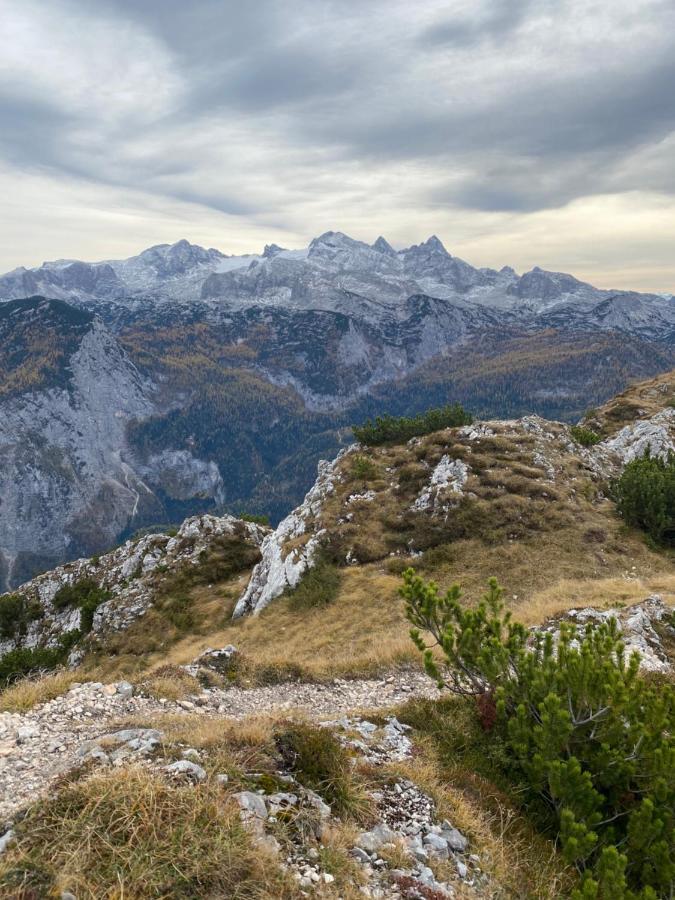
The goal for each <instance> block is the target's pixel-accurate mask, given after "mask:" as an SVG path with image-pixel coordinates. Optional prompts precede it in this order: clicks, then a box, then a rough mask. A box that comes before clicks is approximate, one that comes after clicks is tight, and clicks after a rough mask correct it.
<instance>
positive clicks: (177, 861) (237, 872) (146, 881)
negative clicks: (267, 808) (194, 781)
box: [0, 768, 299, 900]
mask: <svg viewBox="0 0 675 900" xmlns="http://www.w3.org/2000/svg"><path fill="white" fill-rule="evenodd" d="M61 891H70V892H72V893H73V894H75V896H77V897H78V900H84V898H91V900H113V898H114V900H122V898H124V900H149V898H169V897H216V896H222V897H230V898H233V900H234V898H241V900H244V898H246V900H254V898H258V900H262V898H266V900H272V898H275V900H276V898H279V900H281V898H288V900H291V898H295V897H297V896H299V894H298V891H297V888H296V887H295V886H294V885H293V883H292V881H291V879H290V878H289V877H288V876H285V875H284V874H283V873H282V872H281V870H280V869H279V867H278V864H277V862H276V860H274V859H273V858H272V857H270V856H268V855H266V854H265V852H264V850H263V849H262V848H260V847H255V846H254V845H253V843H252V841H251V838H250V837H249V835H248V834H247V833H246V831H245V830H244V828H243V826H242V825H241V823H240V820H239V815H238V810H237V808H236V805H235V804H233V803H231V802H230V801H229V799H228V796H227V794H226V793H225V792H224V791H223V790H222V789H221V788H219V786H218V785H216V784H212V783H205V784H203V785H199V786H197V787H193V786H177V785H171V784H168V783H167V782H166V781H165V780H164V779H162V778H160V777H159V776H157V775H155V774H153V773H151V772H148V771H147V770H144V769H140V768H131V769H126V770H124V771H112V772H104V773H97V774H94V775H92V776H90V777H89V778H87V779H84V780H83V781H79V782H76V783H74V784H71V785H67V786H66V787H64V788H63V789H62V790H61V791H59V792H58V793H57V794H56V795H54V796H52V797H50V798H48V799H47V800H45V801H44V802H42V803H39V804H37V805H36V806H35V807H34V808H33V809H32V810H31V811H30V812H29V813H28V815H27V817H26V818H25V819H24V820H23V821H22V822H21V823H20V824H19V825H18V826H17V842H16V844H15V845H14V846H13V847H12V848H11V849H10V850H9V851H8V852H7V853H6V854H5V856H3V859H2V863H1V864H0V897H3V898H8V900H9V898H12V900H33V898H35V900H37V898H39V897H44V898H48V897H58V896H59V894H60V892H61Z"/></svg>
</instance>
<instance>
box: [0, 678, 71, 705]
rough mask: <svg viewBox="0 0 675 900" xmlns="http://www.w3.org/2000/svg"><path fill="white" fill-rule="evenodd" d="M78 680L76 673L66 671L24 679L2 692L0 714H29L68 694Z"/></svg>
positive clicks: (0, 693) (0, 695) (0, 694)
mask: <svg viewBox="0 0 675 900" xmlns="http://www.w3.org/2000/svg"><path fill="white" fill-rule="evenodd" d="M77 680H78V678H77V674H76V673H75V672H65V671H61V672H54V673H53V674H51V675H42V676H41V677H39V678H24V679H22V680H21V681H18V682H17V683H16V684H13V685H11V687H8V688H6V689H5V690H4V691H2V692H0V712H27V711H28V710H29V709H33V708H34V707H36V706H40V705H41V704H42V703H47V702H49V700H54V699H55V698H56V697H60V696H61V695H62V694H66V693H67V692H68V691H69V690H70V686H71V684H73V683H74V682H75V681H77Z"/></svg>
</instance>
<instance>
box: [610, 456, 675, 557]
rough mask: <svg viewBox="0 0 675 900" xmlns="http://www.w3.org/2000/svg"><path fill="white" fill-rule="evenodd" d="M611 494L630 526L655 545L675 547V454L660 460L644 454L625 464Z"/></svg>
mask: <svg viewBox="0 0 675 900" xmlns="http://www.w3.org/2000/svg"><path fill="white" fill-rule="evenodd" d="M612 493H613V496H614V499H615V500H616V504H617V506H618V509H619V513H620V514H621V515H622V516H623V518H624V519H625V521H626V522H628V524H629V525H634V526H636V527H638V528H641V529H642V530H643V531H646V532H647V534H648V535H649V536H650V538H651V539H652V540H653V541H655V542H656V543H657V544H662V545H665V546H669V547H673V546H675V453H670V454H669V455H668V457H667V459H662V458H661V457H658V456H651V455H650V453H649V450H647V452H646V453H645V455H644V456H643V457H641V458H640V459H634V460H633V461H632V462H629V463H628V465H627V466H626V467H625V468H624V470H623V472H622V474H621V477H620V478H619V479H618V480H617V481H616V482H615V483H614V485H613V488H612Z"/></svg>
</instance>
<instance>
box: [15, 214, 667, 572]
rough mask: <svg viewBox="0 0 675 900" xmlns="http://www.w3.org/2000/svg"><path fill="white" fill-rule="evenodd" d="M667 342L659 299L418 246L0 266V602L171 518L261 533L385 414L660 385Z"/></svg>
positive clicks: (549, 403) (548, 412)
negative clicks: (0, 479) (255, 526)
mask: <svg viewBox="0 0 675 900" xmlns="http://www.w3.org/2000/svg"><path fill="white" fill-rule="evenodd" d="M50 298H51V299H50ZM674 329H675V304H674V303H673V300H672V298H671V299H668V298H665V297H662V296H657V295H651V294H637V293H634V292H626V291H613V290H607V289H604V288H596V287H594V286H592V285H590V284H587V283H584V282H581V281H579V280H578V279H576V278H574V277H573V276H571V275H566V274H564V273H557V272H547V271H544V270H542V269H541V268H537V267H535V268H534V269H532V270H531V271H530V272H525V273H522V274H518V273H516V272H515V271H514V270H513V269H510V268H508V267H504V268H502V269H500V270H499V271H497V270H494V269H489V268H476V267H474V266H472V265H470V264H469V263H467V262H466V261H464V260H462V259H459V258H458V257H456V256H454V255H453V254H452V253H450V252H448V251H447V250H446V248H445V247H444V246H443V244H442V243H441V242H440V241H439V240H438V238H436V237H431V238H429V239H428V240H426V241H424V242H422V243H420V244H416V245H413V246H411V247H407V248H404V249H401V250H395V249H394V248H392V247H391V246H390V245H389V244H388V242H387V241H386V240H384V239H383V238H382V239H378V240H377V241H375V242H374V243H373V244H372V245H370V244H367V243H364V242H363V241H357V240H354V239H352V238H350V237H349V236H348V235H345V234H342V233H340V232H333V231H328V232H326V233H324V234H322V235H319V236H318V237H316V238H315V239H314V240H313V241H311V242H310V244H309V246H307V247H306V248H302V249H299V250H284V249H281V248H278V247H275V246H273V245H270V246H268V247H267V248H266V250H265V251H264V252H263V253H252V254H246V255H244V256H239V257H236V256H227V255H226V254H223V253H221V252H220V251H218V250H215V249H205V248H202V247H199V246H197V245H194V244H190V243H189V242H188V241H185V240H182V241H178V242H177V243H175V244H160V245H156V246H154V247H150V248H148V249H147V250H144V251H143V252H141V253H140V254H138V255H137V256H134V257H131V258H130V259H126V260H104V261H101V262H98V263H86V262H81V261H77V260H57V261H53V262H47V263H44V264H43V265H42V266H40V267H38V268H36V269H30V270H27V269H18V270H15V271H14V272H11V273H8V274H6V275H4V276H0V333H1V335H2V341H3V348H4V351H5V352H4V354H3V358H2V361H1V362H0V418H2V420H3V421H4V422H6V423H7V424H6V427H5V433H3V434H2V435H0V454H2V457H3V459H7V461H8V462H7V467H6V470H7V471H8V472H9V477H8V481H7V484H6V486H5V490H6V492H8V495H9V501H8V502H6V503H4V504H3V505H2V506H0V588H9V587H16V586H17V585H18V584H20V583H21V582H22V581H25V580H26V579H28V578H30V577H31V576H32V575H34V574H36V573H37V572H39V571H44V570H45V569H47V568H49V567H52V566H54V565H58V564H60V563H62V562H66V561H68V560H72V559H75V558H77V557H78V556H81V555H86V554H91V553H101V552H105V550H107V549H108V548H109V547H110V546H112V545H114V544H115V543H118V542H119V541H122V540H124V539H126V538H127V537H129V536H130V535H132V534H134V533H136V532H137V531H138V530H140V529H142V528H144V527H147V526H148V525H159V524H164V525H166V524H167V523H168V524H171V525H177V524H179V523H180V522H181V521H182V520H183V519H184V518H185V517H186V516H191V515H198V514H202V513H212V514H213V513H218V512H223V511H226V512H228V513H230V514H234V515H237V514H239V513H240V512H242V511H246V512H248V513H254V514H262V515H267V516H268V517H269V518H270V519H271V520H272V521H273V522H274V523H277V522H278V521H280V520H281V519H282V518H283V517H284V516H285V515H287V514H288V512H289V511H290V510H291V509H292V508H293V507H294V506H296V505H297V504H298V503H299V502H300V501H301V500H302V497H303V496H304V494H305V492H306V491H307V489H308V488H309V487H310V485H311V483H312V480H313V478H314V473H315V471H316V464H317V462H318V460H319V459H321V458H330V457H332V456H334V455H335V454H336V453H337V452H338V451H339V450H340V448H341V447H343V446H345V445H346V444H348V443H349V441H350V440H351V433H350V426H351V424H352V423H358V422H361V421H363V420H364V419H366V418H368V417H370V416H373V415H378V414H380V413H383V412H384V413H391V414H394V415H414V414H416V413H418V412H420V411H422V410H423V409H426V408H428V407H429V406H430V405H439V406H440V405H443V404H445V403H447V402H454V401H459V402H461V403H463V404H464V405H465V406H466V407H467V408H468V409H471V410H472V411H473V412H474V413H475V414H476V415H477V416H479V417H480V418H483V419H490V418H506V417H509V418H510V417H517V416H522V415H527V414H530V413H536V414H538V415H541V416H543V417H545V418H549V419H550V418H553V419H561V420H563V421H573V420H575V419H578V418H579V417H581V416H582V415H583V414H585V413H586V411H587V410H588V408H589V407H598V406H600V405H601V404H603V403H604V402H605V401H607V399H608V398H609V397H611V396H612V395H614V394H616V393H618V392H620V391H621V390H623V389H624V388H625V387H626V386H627V385H628V384H629V383H631V382H633V381H635V380H636V379H646V378H650V377H653V376H657V375H658V374H659V373H661V372H663V371H666V370H670V369H672V366H673V364H674V362H675V356H674V352H675V351H674V349H673V348H674V346H675V344H674V343H673V341H674V336H675V330H674ZM94 338H95V340H94ZM83 343H84V346H85V347H87V348H88V349H87V352H86V353H83V352H82V351H81V347H82V345H83ZM94 344H95V346H93V345H94ZM89 345H92V346H91V347H90V346H89ZM113 382H114V385H115V388H114V390H113V391H112V394H111V384H112V383H113ZM83 385H84V387H83ZM26 409H30V410H31V414H30V416H28V418H27V421H24V418H25V416H24V418H22V411H25V410H26ZM95 420H100V427H98V426H96V427H92V422H93V421H95ZM34 421H38V422H39V423H40V428H39V429H38V430H36V429H35V428H32V427H31V423H32V422H34ZM65 423H67V424H65ZM13 485H20V486H21V487H20V489H19V490H16V489H14V488H13V487H12V486H13ZM107 504H111V505H112V506H113V507H114V514H113V515H111V516H110V518H109V520H108V521H107V522H104V521H103V519H102V518H101V516H100V510H101V509H102V508H103V507H105V506H106V505H107ZM44 523H47V528H45V527H44ZM83 523H86V527H85V526H84V525H83Z"/></svg>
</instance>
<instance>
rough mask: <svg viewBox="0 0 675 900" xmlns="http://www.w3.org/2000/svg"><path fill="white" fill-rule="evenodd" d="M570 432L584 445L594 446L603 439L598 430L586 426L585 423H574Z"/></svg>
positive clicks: (578, 442)
mask: <svg viewBox="0 0 675 900" xmlns="http://www.w3.org/2000/svg"><path fill="white" fill-rule="evenodd" d="M570 434H571V435H572V437H573V438H574V440H575V441H576V442H577V444H581V446H582V447H593V446H594V445H595V444H598V443H599V442H600V441H601V440H602V438H601V437H600V435H599V434H598V433H597V431H593V429H592V428H584V426H583V425H572V427H571V428H570Z"/></svg>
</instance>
